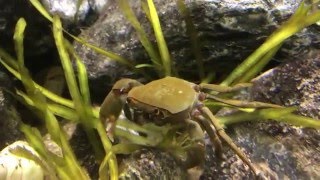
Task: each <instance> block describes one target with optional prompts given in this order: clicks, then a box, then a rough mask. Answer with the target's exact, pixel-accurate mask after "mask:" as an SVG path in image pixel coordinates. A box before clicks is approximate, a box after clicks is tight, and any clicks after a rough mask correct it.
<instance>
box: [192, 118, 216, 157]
mask: <svg viewBox="0 0 320 180" xmlns="http://www.w3.org/2000/svg"><path fill="white" fill-rule="evenodd" d="M195 118H196V119H197V120H198V123H199V124H200V126H201V127H202V129H204V130H205V131H206V132H207V133H208V135H209V138H210V140H211V142H212V143H213V144H214V147H215V153H216V156H217V157H218V158H220V159H221V158H222V143H221V141H220V138H219V136H218V134H217V133H216V131H215V130H214V129H212V128H211V125H210V123H209V122H208V121H207V120H206V119H205V118H204V117H203V116H195Z"/></svg>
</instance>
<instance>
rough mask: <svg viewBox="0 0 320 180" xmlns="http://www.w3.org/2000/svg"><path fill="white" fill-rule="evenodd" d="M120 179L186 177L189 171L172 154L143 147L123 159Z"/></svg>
mask: <svg viewBox="0 0 320 180" xmlns="http://www.w3.org/2000/svg"><path fill="white" fill-rule="evenodd" d="M120 169H122V173H121V176H120V179H123V180H125V179H130V180H131V179H136V180H138V179H146V180H151V179H176V180H178V179H186V175H187V171H186V170H185V169H183V168H182V166H181V165H179V163H178V162H177V161H176V159H175V158H173V157H172V156H171V155H170V154H168V153H166V152H163V151H160V150H157V149H142V150H139V151H136V152H134V153H133V154H131V155H130V156H129V158H126V159H125V160H123V162H122V164H121V167H120Z"/></svg>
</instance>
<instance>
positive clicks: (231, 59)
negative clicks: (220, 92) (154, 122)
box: [75, 0, 319, 102]
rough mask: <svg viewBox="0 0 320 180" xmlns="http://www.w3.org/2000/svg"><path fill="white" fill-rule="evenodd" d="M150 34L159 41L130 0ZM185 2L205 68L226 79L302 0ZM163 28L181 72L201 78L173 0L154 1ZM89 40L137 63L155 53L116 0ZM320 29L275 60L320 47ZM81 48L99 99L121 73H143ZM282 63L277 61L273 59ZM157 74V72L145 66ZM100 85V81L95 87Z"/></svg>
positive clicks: (311, 30) (290, 44)
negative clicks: (143, 42) (144, 46)
mask: <svg viewBox="0 0 320 180" xmlns="http://www.w3.org/2000/svg"><path fill="white" fill-rule="evenodd" d="M129 2H130V4H131V6H132V9H133V11H134V12H135V14H136V15H137V17H138V19H139V21H140V23H141V25H142V26H143V27H144V28H145V29H146V32H147V33H148V35H149V38H150V39H151V40H152V42H153V43H155V38H154V35H153V33H152V32H153V31H152V28H151V27H150V24H149V22H148V20H147V19H146V17H145V15H144V13H143V11H142V10H141V6H140V4H139V2H136V1H129ZM267 2H269V1H264V0H251V1H236V0H235V1H229V0H228V1H226V0H210V1H203V0H198V1H186V5H187V7H188V8H189V10H190V12H191V17H192V21H193V23H194V25H195V27H196V29H197V31H198V34H199V40H200V42H201V44H200V45H201V47H200V48H201V53H202V57H203V61H204V67H205V71H206V73H210V72H212V73H213V72H214V73H215V76H216V77H217V79H221V78H223V77H224V76H225V74H227V73H228V72H230V71H231V70H232V69H233V68H234V67H235V66H236V65H237V64H239V62H241V61H242V60H243V59H245V58H246V57H247V56H248V55H249V54H250V53H252V52H253V51H254V50H255V49H256V48H257V47H258V46H259V45H260V44H261V43H262V42H263V40H264V39H265V38H266V37H267V36H269V35H270V34H271V32H272V31H274V30H275V29H276V28H278V27H279V26H280V24H281V23H283V22H284V21H285V20H286V19H288V17H289V16H290V15H291V14H292V13H293V12H294V10H295V9H296V7H297V6H298V4H299V2H300V1H277V2H275V3H267ZM155 4H156V8H157V9H158V14H159V16H160V20H161V25H162V30H163V32H164V35H165V38H166V40H167V43H168V46H169V50H170V52H171V57H172V59H173V63H174V65H175V67H176V69H177V70H179V75H180V76H181V77H183V78H185V79H188V80H196V81H197V80H198V68H197V63H196V60H195V58H194V56H193V54H192V49H191V43H190V38H189V36H188V35H187V34H186V25H185V23H184V21H183V17H182V16H181V15H180V14H179V11H178V9H177V6H176V2H175V1H173V0H161V1H160V0H155ZM80 37H81V38H83V39H85V40H86V41H88V42H89V43H92V44H94V45H96V46H98V47H101V48H103V49H106V50H108V51H111V52H115V53H117V54H119V55H120V56H123V57H125V58H127V59H129V60H131V61H132V62H133V63H150V60H149V59H150V58H149V57H148V55H147V54H146V51H145V50H144V48H143V47H142V45H141V43H140V42H139V40H138V37H137V34H136V33H135V30H134V28H132V26H131V25H130V23H129V22H128V21H127V20H126V18H125V17H124V16H123V13H122V12H121V10H120V9H119V7H118V5H117V3H116V1H112V2H110V3H109V4H108V6H107V7H106V9H105V14H101V16H100V18H99V19H98V20H97V21H96V23H95V24H93V25H92V26H91V27H90V28H88V29H87V30H85V31H83V33H82V34H81V35H80ZM318 38H319V37H318V36H317V30H316V28H309V29H306V30H305V31H303V32H301V33H298V34H297V35H295V36H294V37H293V38H291V39H290V40H288V41H286V43H285V44H284V46H283V48H282V49H281V51H280V52H279V53H278V56H276V57H275V59H277V60H279V61H286V60H288V57H295V56H299V55H302V54H305V53H307V52H308V51H309V50H310V47H312V46H317V45H318V43H317V42H319V41H318V40H317V39H318ZM75 48H76V50H77V52H78V53H79V54H80V57H81V58H82V59H83V60H84V63H85V64H86V66H87V68H88V73H89V78H90V84H91V87H92V88H91V89H92V95H93V98H94V99H95V100H96V101H98V102H100V101H102V100H103V97H104V96H105V95H106V94H107V92H108V89H110V87H111V86H112V85H113V83H114V82H115V81H116V80H118V79H119V78H121V77H131V78H137V77H142V75H141V74H137V73H135V72H133V71H132V69H130V68H128V67H127V66H124V65H120V64H119V63H116V62H114V61H112V60H111V59H110V58H108V57H106V56H103V55H100V54H97V53H95V52H93V50H91V49H90V48H88V47H86V46H84V45H80V44H78V43H76V44H75ZM274 63H275V64H277V63H276V62H274ZM146 73H147V74H148V75H149V76H152V77H153V78H157V73H156V72H155V71H154V70H153V69H152V70H150V71H149V69H146ZM96 84H99V86H96Z"/></svg>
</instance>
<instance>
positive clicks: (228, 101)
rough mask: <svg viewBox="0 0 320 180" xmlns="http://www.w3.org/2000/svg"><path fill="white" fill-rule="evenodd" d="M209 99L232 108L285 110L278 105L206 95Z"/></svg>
mask: <svg viewBox="0 0 320 180" xmlns="http://www.w3.org/2000/svg"><path fill="white" fill-rule="evenodd" d="M206 98H207V99H211V100H215V101H218V102H222V103H224V104H228V105H231V106H236V107H242V108H283V107H282V106H279V105H276V104H269V103H263V102H257V101H240V100H235V99H223V98H219V97H217V96H213V95H210V94H206Z"/></svg>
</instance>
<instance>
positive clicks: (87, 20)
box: [41, 0, 108, 28]
mask: <svg viewBox="0 0 320 180" xmlns="http://www.w3.org/2000/svg"><path fill="white" fill-rule="evenodd" d="M41 2H42V4H43V5H44V7H45V8H46V9H47V11H48V12H49V13H51V14H57V15H59V17H60V18H61V19H62V20H63V22H64V24H65V25H66V26H70V25H73V26H78V28H79V26H80V27H81V26H83V25H86V26H87V25H89V24H91V23H93V21H95V20H96V18H97V16H98V14H99V13H101V11H102V10H103V8H104V6H106V5H107V4H108V0H82V1H73V0H42V1H41ZM78 3H80V4H78Z"/></svg>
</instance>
